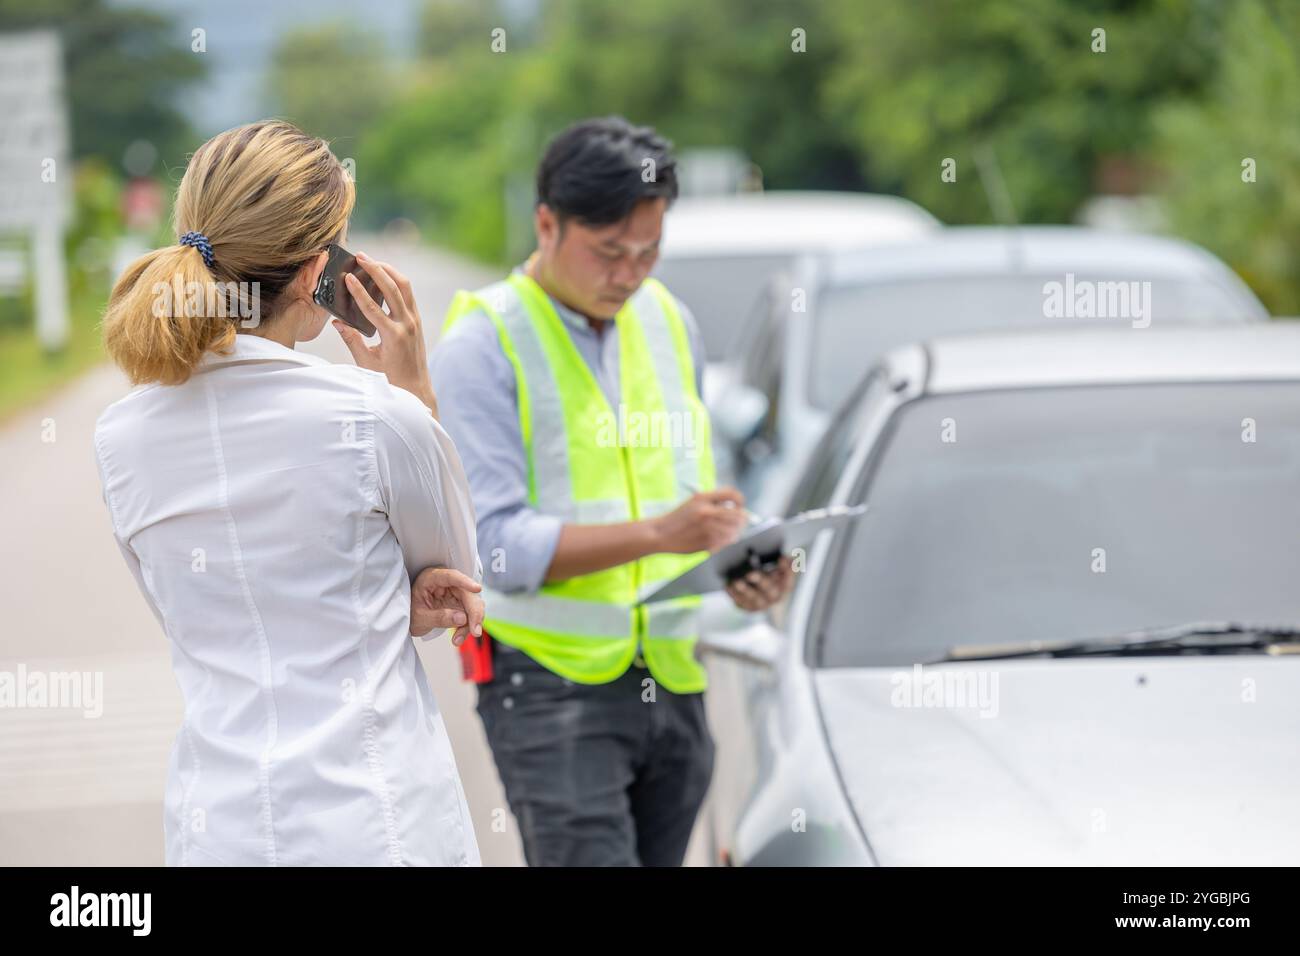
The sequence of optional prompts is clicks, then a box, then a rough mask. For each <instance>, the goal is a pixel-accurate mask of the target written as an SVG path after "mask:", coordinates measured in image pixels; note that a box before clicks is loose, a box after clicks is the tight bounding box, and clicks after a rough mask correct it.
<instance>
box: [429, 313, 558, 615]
mask: <svg viewBox="0 0 1300 956" xmlns="http://www.w3.org/2000/svg"><path fill="white" fill-rule="evenodd" d="M429 372H430V377H431V378H432V380H433V388H434V391H435V392H436V393H437V395H438V412H439V415H440V417H441V419H442V423H443V425H444V427H445V428H446V429H447V431H448V433H450V434H451V436H452V438H453V439H455V442H456V446H457V448H459V450H460V454H461V459H462V460H463V462H464V465H465V474H466V475H467V477H468V479H469V487H470V494H471V496H472V497H473V501H474V511H475V513H476V514H477V515H478V548H479V557H480V558H481V560H482V562H483V580H484V583H486V584H487V585H488V586H489V587H492V588H495V589H496V590H498V591H535V590H537V589H538V588H540V587H541V586H542V584H543V582H544V581H545V580H546V572H547V571H548V570H549V568H550V566H551V561H552V560H553V559H554V557H555V548H556V545H557V544H558V543H559V540H560V530H561V528H562V526H563V525H562V521H561V519H560V518H558V517H556V516H554V515H545V514H541V513H540V512H538V511H536V510H534V509H533V508H531V507H529V504H528V458H527V455H526V453H525V451H524V442H523V436H522V434H521V432H520V430H519V410H518V404H517V400H516V387H517V386H516V382H515V370H514V366H512V365H511V364H510V360H509V359H507V358H506V356H505V353H504V352H502V351H501V345H500V342H499V341H498V339H497V333H496V327H495V326H494V325H493V324H492V322H491V320H490V319H488V317H487V316H486V315H484V314H483V313H482V312H472V313H470V314H468V315H465V316H463V317H462V318H460V319H459V320H458V323H457V326H456V328H455V329H454V332H453V334H452V335H450V336H448V337H445V338H444V339H443V340H442V341H441V342H440V343H439V344H438V345H437V346H436V347H435V348H434V350H433V355H432V357H431V359H430V362H429Z"/></svg>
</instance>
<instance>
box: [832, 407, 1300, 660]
mask: <svg viewBox="0 0 1300 956" xmlns="http://www.w3.org/2000/svg"><path fill="white" fill-rule="evenodd" d="M878 462H879V463H878V466H877V468H876V471H875V473H874V476H873V477H872V479H871V480H870V482H869V487H868V488H867V489H866V492H865V495H862V494H859V496H858V498H857V500H860V501H866V502H867V503H868V504H869V506H870V509H869V511H868V512H867V514H866V516H865V517H864V518H862V519H861V521H860V523H859V525H858V526H857V527H856V528H855V529H854V530H853V531H852V532H851V533H850V537H849V540H848V545H847V549H846V551H845V552H844V553H843V554H842V555H841V556H840V557H839V558H838V559H837V560H836V563H835V567H837V568H841V569H842V571H840V573H839V574H838V575H836V577H835V578H834V579H832V580H831V581H830V583H829V587H830V589H831V590H830V591H829V592H828V596H829V598H830V604H829V609H828V612H827V614H828V617H827V618H826V626H825V627H824V628H823V629H822V633H823V635H824V636H823V639H822V644H821V653H820V655H819V657H820V662H821V664H822V665H823V666H829V667H866V666H895V665H908V664H913V663H917V662H924V661H932V660H935V659H937V658H939V657H941V656H942V655H943V654H944V652H945V651H947V650H948V649H949V648H952V647H955V646H960V645H971V644H1003V643H1019V642H1023V641H1033V640H1056V639H1064V640H1080V639H1089V638H1096V637H1101V636H1106V635H1116V634H1123V633H1127V632H1130V631H1135V630H1138V629H1140V628H1147V627H1158V626H1162V625H1169V624H1176V623H1180V622H1185V621H1230V620H1248V621H1269V622H1272V623H1275V624H1279V625H1280V624H1286V623H1297V622H1300V585H1298V584H1297V582H1300V547H1298V546H1297V536H1298V535H1300V383H1233V384H1200V385H1140V386H1138V385H1133V386H1108V387H1090V388H1051V389H1028V390H1020V391H1000V392H987V393H966V394H954V395H947V396H933V397H930V398H925V399H921V400H918V401H916V402H913V403H910V404H908V405H906V406H904V407H903V408H902V409H900V411H899V412H898V413H897V414H896V415H895V419H894V422H893V423H892V424H891V430H890V433H889V437H887V438H886V439H885V445H884V448H883V453H882V455H881V457H880V458H879V459H878Z"/></svg>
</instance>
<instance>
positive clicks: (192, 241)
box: [180, 232, 212, 269]
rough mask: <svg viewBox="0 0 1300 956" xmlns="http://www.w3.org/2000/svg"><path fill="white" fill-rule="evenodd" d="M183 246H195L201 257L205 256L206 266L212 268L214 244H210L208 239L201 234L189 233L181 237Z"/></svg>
mask: <svg viewBox="0 0 1300 956" xmlns="http://www.w3.org/2000/svg"><path fill="white" fill-rule="evenodd" d="M180 242H181V245H182V246H193V247H194V248H195V249H197V250H199V255H201V256H203V262H204V264H205V265H206V266H207V267H208V268H209V269H211V268H212V243H210V242H208V237H207V236H205V235H204V234H203V233H201V232H187V233H185V235H183V236H181V240H180Z"/></svg>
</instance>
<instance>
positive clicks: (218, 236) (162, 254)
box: [104, 120, 354, 385]
mask: <svg viewBox="0 0 1300 956" xmlns="http://www.w3.org/2000/svg"><path fill="white" fill-rule="evenodd" d="M353 200H354V190H353V186H352V179H351V177H350V176H348V174H347V173H346V172H345V171H344V169H343V166H342V164H341V163H339V161H338V159H336V158H335V156H334V154H333V153H331V152H330V150H329V146H328V145H327V144H326V143H325V142H324V141H323V140H319V139H316V138H315V137H311V136H308V135H307V134H306V133H303V132H302V131H301V130H299V129H298V128H297V127H295V126H293V125H291V124H289V123H285V122H282V121H279V120H267V121H263V122H260V123H252V124H250V125H248V126H241V127H239V128H237V129H232V130H227V131H226V132H224V133H221V134H219V135H217V136H214V137H213V138H212V139H210V140H208V141H207V142H206V143H204V144H203V145H202V146H200V147H199V148H198V150H196V151H195V153H194V156H193V157H192V158H191V160H190V163H189V165H188V167H186V170H185V176H184V177H183V178H182V179H181V184H180V188H179V189H178V190H177V193H176V208H175V211H174V220H175V226H176V232H177V234H178V235H181V234H182V233H185V234H186V235H182V236H181V238H182V239H183V240H189V239H190V235H191V234H193V233H199V234H202V239H203V240H204V243H205V244H206V248H204V249H203V250H202V251H201V250H200V249H199V248H196V247H195V246H193V245H174V246H168V247H167V248H165V249H158V250H155V251H153V252H150V253H148V254H146V255H144V256H141V257H140V258H139V259H137V260H136V261H135V262H133V263H131V265H130V266H129V267H128V268H127V269H126V271H125V272H123V273H122V275H121V277H120V278H119V279H118V280H117V283H116V284H115V285H114V286H113V293H112V295H111V296H110V297H109V302H108V308H107V310H106V311H105V313H104V347H105V349H106V350H107V351H108V354H109V355H110V356H111V357H112V359H113V361H114V362H116V363H117V364H118V366H119V367H121V369H122V370H123V371H124V372H126V374H127V377H128V378H130V380H131V382H132V383H133V384H136V385H139V384H145V383H150V382H158V383H160V384H163V385H179V384H181V383H182V382H184V381H186V380H187V379H188V378H189V377H190V375H191V374H192V372H193V371H194V368H195V366H197V365H198V363H199V361H200V360H201V359H202V358H203V355H204V354H205V353H206V352H209V351H216V352H228V351H229V350H230V348H231V347H232V346H233V345H234V342H235V336H236V335H237V334H238V333H239V332H240V331H241V329H252V328H256V327H257V326H258V325H259V324H261V323H264V322H267V321H272V320H274V318H275V314H276V312H277V307H278V306H279V304H280V297H281V294H282V293H283V292H284V290H285V288H286V287H287V286H288V284H289V282H290V281H291V280H292V279H293V278H294V276H295V275H296V274H297V273H298V271H299V270H300V269H301V268H302V267H303V266H304V265H306V264H307V262H308V261H309V260H310V259H311V258H312V257H313V256H315V255H317V254H319V253H320V252H322V251H323V250H324V248H325V246H326V245H327V244H328V243H330V242H333V241H336V240H338V239H339V238H340V237H341V236H342V234H343V232H344V229H345V227H346V226H347V220H348V216H349V215H351V212H352V204H353ZM250 319H251V323H250Z"/></svg>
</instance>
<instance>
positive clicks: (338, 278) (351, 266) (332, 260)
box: [312, 242, 384, 335]
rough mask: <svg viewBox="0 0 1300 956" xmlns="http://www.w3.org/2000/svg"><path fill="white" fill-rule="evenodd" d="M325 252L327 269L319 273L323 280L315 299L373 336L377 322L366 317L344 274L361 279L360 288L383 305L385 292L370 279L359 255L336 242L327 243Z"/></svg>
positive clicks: (353, 325)
mask: <svg viewBox="0 0 1300 956" xmlns="http://www.w3.org/2000/svg"><path fill="white" fill-rule="evenodd" d="M326 251H327V252H328V253H329V260H328V261H327V262H326V263H325V271H324V272H322V273H321V274H320V281H319V282H317V283H316V291H315V293H314V294H313V295H312V299H313V300H314V301H315V302H316V304H317V305H319V306H321V307H322V308H325V309H328V310H329V312H330V314H331V315H333V316H334V317H335V318H338V319H342V320H343V321H344V322H346V323H347V324H348V325H350V326H352V328H354V329H356V330H357V331H358V332H360V333H361V334H362V335H374V334H375V325H374V323H373V322H371V321H370V320H369V319H368V318H366V314H365V313H364V312H362V311H361V307H360V306H359V305H357V303H356V302H355V301H354V300H353V298H352V293H351V292H349V291H348V287H347V283H345V282H344V281H343V276H344V275H346V274H347V273H349V272H351V273H352V274H353V275H354V276H356V277H357V279H359V280H360V282H361V287H362V288H363V289H365V290H366V291H367V292H369V293H370V298H372V299H374V300H375V304H376V305H378V306H379V307H380V308H383V305H384V296H383V293H381V292H380V291H379V287H378V286H377V285H376V284H375V280H374V279H372V278H370V274H369V273H368V272H366V270H365V269H363V268H361V264H360V263H359V262H357V257H356V256H354V255H353V254H352V253H350V252H348V251H347V250H346V249H344V248H343V247H342V246H340V245H339V244H338V243H334V242H331V243H330V244H329V245H328V246H326Z"/></svg>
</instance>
